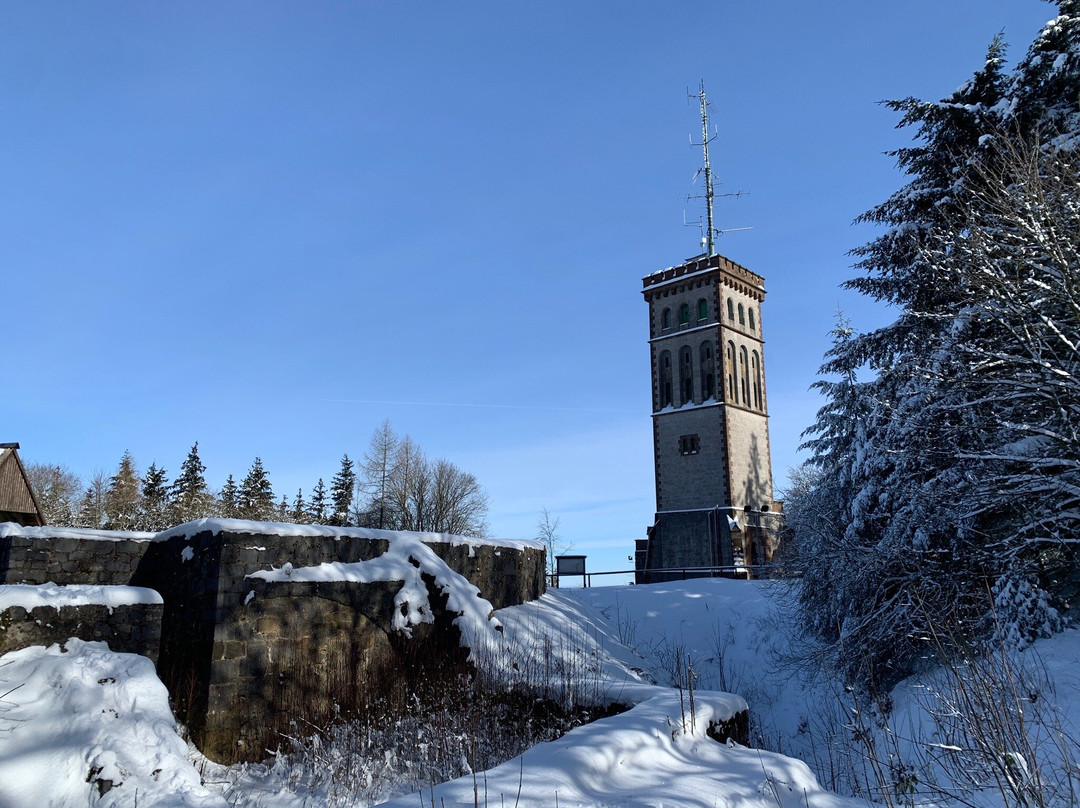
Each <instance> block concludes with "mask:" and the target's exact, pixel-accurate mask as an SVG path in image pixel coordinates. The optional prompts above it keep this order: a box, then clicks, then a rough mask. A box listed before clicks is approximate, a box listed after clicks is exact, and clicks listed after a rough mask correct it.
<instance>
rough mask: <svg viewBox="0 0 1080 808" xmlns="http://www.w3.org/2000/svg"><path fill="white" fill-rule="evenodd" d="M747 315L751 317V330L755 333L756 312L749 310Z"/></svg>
mask: <svg viewBox="0 0 1080 808" xmlns="http://www.w3.org/2000/svg"><path fill="white" fill-rule="evenodd" d="M746 313H747V315H749V317H750V330H751V331H753V330H754V310H753V309H747V312H746Z"/></svg>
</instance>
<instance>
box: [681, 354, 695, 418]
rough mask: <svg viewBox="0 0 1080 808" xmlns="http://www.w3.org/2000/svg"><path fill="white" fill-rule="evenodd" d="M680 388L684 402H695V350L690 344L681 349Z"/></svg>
mask: <svg viewBox="0 0 1080 808" xmlns="http://www.w3.org/2000/svg"><path fill="white" fill-rule="evenodd" d="M679 390H680V392H681V393H682V403H683V404H692V403H693V402H694V352H693V351H691V350H690V346H689V345H685V346H683V347H682V348H680V349H679Z"/></svg>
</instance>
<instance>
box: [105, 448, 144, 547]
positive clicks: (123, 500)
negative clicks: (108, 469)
mask: <svg viewBox="0 0 1080 808" xmlns="http://www.w3.org/2000/svg"><path fill="white" fill-rule="evenodd" d="M142 507H143V502H142V492H141V491H140V481H139V474H138V472H137V471H136V469H135V460H134V459H133V458H132V457H131V452H127V451H125V452H124V454H123V456H122V457H121V458H120V464H119V466H118V467H117V469H116V474H114V475H113V476H112V477H111V478H110V479H109V490H108V491H107V492H106V493H105V517H106V518H105V526H106V527H107V528H108V529H109V530H134V529H135V528H136V527H137V525H138V523H139V516H140V513H141V512H142Z"/></svg>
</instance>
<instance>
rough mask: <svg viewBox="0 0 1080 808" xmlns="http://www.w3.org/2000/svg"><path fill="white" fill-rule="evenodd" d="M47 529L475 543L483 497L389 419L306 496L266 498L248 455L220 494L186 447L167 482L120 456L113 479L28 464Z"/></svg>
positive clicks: (483, 517)
mask: <svg viewBox="0 0 1080 808" xmlns="http://www.w3.org/2000/svg"><path fill="white" fill-rule="evenodd" d="M27 472H28V474H29V476H30V481H31V484H32V485H33V486H34V490H35V491H36V492H37V495H38V500H39V502H40V504H41V507H42V510H43V511H44V514H45V519H46V521H47V522H48V523H49V524H50V525H57V526H70V527H87V528H102V529H106V530H143V531H161V530H165V529H167V528H169V527H172V526H173V525H177V524H181V523H183V522H189V521H191V520H193V519H200V518H203V517H222V518H228V519H249V520H254V521H274V522H293V523H297V524H326V525H335V526H357V527H369V528H378V529H384V530H416V531H425V532H434V533H457V534H463V535H474V536H483V535H486V533H487V508H488V503H487V496H486V495H485V493H484V491H483V488H481V486H480V484H479V482H477V480H476V478H475V477H474V476H473V475H472V474H469V473H468V472H465V471H462V470H461V469H459V468H458V467H457V466H455V465H454V464H453V463H451V462H450V461H448V460H443V459H437V460H430V459H429V458H428V457H427V456H426V455H425V454H424V452H423V451H422V450H421V449H420V447H419V446H418V445H417V444H416V442H415V441H413V440H412V438H410V437H409V436H408V435H405V436H404V437H399V436H398V435H397V434H396V433H395V432H394V430H393V429H392V427H391V426H390V422H389V421H384V422H383V423H382V424H381V425H380V426H379V427H378V428H377V429H376V430H375V432H374V434H373V435H372V437H371V442H370V445H369V447H368V450H367V452H366V453H365V454H364V456H363V458H362V459H361V460H360V461H359V462H354V461H353V460H352V459H351V458H350V457H349V456H348V455H347V454H345V455H343V456H342V458H341V462H340V465H339V466H338V469H337V471H336V472H335V473H334V474H333V476H332V477H331V478H330V484H329V486H327V484H326V483H325V482H324V480H323V478H321V477H320V478H319V479H318V480H317V481H316V482H315V484H314V485H313V486H312V487H311V489H310V491H309V493H308V494H307V495H306V496H305V493H304V490H303V489H300V490H298V491H297V492H296V493H295V495H292V494H291V492H282V493H281V495H280V498H278V496H277V495H276V494H275V492H274V489H273V486H272V485H271V482H270V476H269V474H268V472H267V471H266V469H265V468H264V467H263V462H262V459H261V458H259V457H256V458H255V459H254V461H253V462H252V464H251V468H249V469H248V471H247V473H246V474H245V475H244V477H243V478H242V479H241V480H240V482H239V483H238V482H237V481H236V478H235V477H234V475H232V474H229V475H228V476H227V477H226V478H225V481H224V483H223V484H222V486H221V488H220V489H219V490H216V491H215V490H213V489H211V487H210V485H209V484H208V483H207V480H206V466H205V465H204V464H203V462H202V460H201V459H200V458H199V444H198V443H195V444H194V445H193V446H192V447H191V449H190V451H189V452H188V453H187V456H186V457H185V458H184V461H183V463H181V464H180V470H179V472H178V473H177V475H176V477H175V479H173V480H172V481H171V482H170V481H169V476H168V472H167V471H166V469H164V468H162V467H160V466H158V465H157V463H156V462H154V463H151V464H150V466H149V467H148V468H147V469H146V471H145V472H144V473H140V472H139V470H138V467H137V465H136V462H135V458H134V457H132V455H131V453H130V452H127V451H125V452H124V454H123V455H122V456H121V458H120V462H119V463H118V465H117V467H116V472H115V473H114V474H112V475H107V474H105V473H104V472H96V473H94V474H93V475H92V476H91V477H90V478H89V479H88V480H82V479H80V478H79V476H78V475H76V474H74V473H73V472H71V471H70V470H68V469H67V468H66V467H64V466H57V465H48V464H41V463H31V464H28V465H27Z"/></svg>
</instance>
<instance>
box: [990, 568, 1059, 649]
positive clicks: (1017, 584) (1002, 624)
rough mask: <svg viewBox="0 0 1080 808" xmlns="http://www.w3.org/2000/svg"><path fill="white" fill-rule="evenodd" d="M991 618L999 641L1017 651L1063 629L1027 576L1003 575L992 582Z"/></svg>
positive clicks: (1034, 584)
mask: <svg viewBox="0 0 1080 808" xmlns="http://www.w3.org/2000/svg"><path fill="white" fill-rule="evenodd" d="M993 595H994V617H995V619H996V621H997V626H996V629H997V631H998V633H999V634H1000V636H1001V640H1002V642H1003V643H1005V645H1007V646H1008V647H1012V648H1016V649H1017V650H1019V651H1022V650H1024V649H1025V648H1027V647H1028V646H1029V645H1030V644H1031V643H1032V642H1033V641H1035V640H1037V639H1039V638H1040V637H1049V636H1050V635H1051V634H1053V633H1054V632H1056V631H1061V629H1062V628H1064V621H1063V620H1062V619H1061V615H1060V614H1059V613H1058V610H1057V609H1055V608H1054V607H1053V606H1051V605H1050V597H1049V595H1047V593H1046V592H1044V591H1043V590H1042V589H1040V588H1039V586H1038V584H1037V583H1036V582H1035V581H1034V580H1033V579H1032V577H1031V576H1026V575H1005V576H1002V577H1001V578H999V579H998V581H997V583H996V584H994V589H993Z"/></svg>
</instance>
